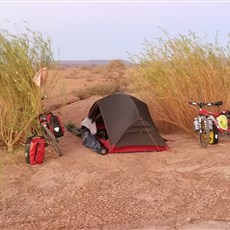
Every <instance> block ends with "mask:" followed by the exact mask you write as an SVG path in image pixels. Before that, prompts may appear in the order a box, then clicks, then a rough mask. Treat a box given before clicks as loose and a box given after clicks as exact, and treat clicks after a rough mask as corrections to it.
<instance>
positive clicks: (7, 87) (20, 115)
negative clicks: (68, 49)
mask: <svg viewBox="0 0 230 230" xmlns="http://www.w3.org/2000/svg"><path fill="white" fill-rule="evenodd" d="M26 31H27V33H26V34H19V35H13V34H11V33H9V32H8V31H5V30H1V31H0V88H1V90H0V144H1V146H4V147H6V148H7V149H8V150H9V151H11V150H13V148H14V146H16V145H17V144H18V143H19V142H20V141H21V140H22V138H24V135H25V133H26V132H27V131H28V130H29V129H30V128H31V126H32V125H34V124H33V123H35V117H36V116H37V115H38V114H39V113H40V112H41V111H42V105H41V91H40V89H39V88H38V87H37V86H36V85H35V84H34V82H33V81H32V79H33V77H34V76H35V73H36V72H37V71H38V70H39V69H41V68H43V67H45V66H47V67H50V65H51V63H54V62H53V57H52V53H51V49H50V41H49V40H46V39H44V38H43V36H42V34H41V33H39V32H34V31H31V30H30V29H27V30H26Z"/></svg>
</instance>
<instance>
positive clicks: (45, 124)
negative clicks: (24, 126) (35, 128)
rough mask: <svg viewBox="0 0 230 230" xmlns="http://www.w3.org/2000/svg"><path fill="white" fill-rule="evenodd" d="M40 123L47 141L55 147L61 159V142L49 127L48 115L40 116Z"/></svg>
mask: <svg viewBox="0 0 230 230" xmlns="http://www.w3.org/2000/svg"><path fill="white" fill-rule="evenodd" d="M39 122H40V124H41V127H42V128H43V132H44V136H45V139H46V140H47V141H48V142H49V143H50V144H51V145H52V146H53V148H54V149H55V151H56V153H57V155H58V156H59V157H61V156H62V150H61V148H60V146H59V140H58V139H57V138H56V137H55V136H54V134H53V133H52V132H51V130H50V128H49V126H48V122H47V116H46V114H40V115H39Z"/></svg>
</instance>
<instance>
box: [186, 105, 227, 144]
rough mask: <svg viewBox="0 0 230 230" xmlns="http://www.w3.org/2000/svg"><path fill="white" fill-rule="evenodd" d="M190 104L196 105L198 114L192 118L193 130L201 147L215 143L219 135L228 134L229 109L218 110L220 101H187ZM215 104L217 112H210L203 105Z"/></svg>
mask: <svg viewBox="0 0 230 230" xmlns="http://www.w3.org/2000/svg"><path fill="white" fill-rule="evenodd" d="M189 104H190V105H194V106H198V107H199V113H198V116H197V117H195V118H194V121H193V125H194V130H195V131H196V132H197V135H198V140H199V143H200V145H201V147H203V148H206V147H208V145H209V144H217V143H218V140H219V134H220V135H225V136H227V135H230V111H229V110H222V111H220V110H219V107H220V106H221V105H223V102H222V101H216V102H189ZM205 106H207V107H210V106H216V107H218V112H211V111H209V110H208V109H205V108H203V107H205Z"/></svg>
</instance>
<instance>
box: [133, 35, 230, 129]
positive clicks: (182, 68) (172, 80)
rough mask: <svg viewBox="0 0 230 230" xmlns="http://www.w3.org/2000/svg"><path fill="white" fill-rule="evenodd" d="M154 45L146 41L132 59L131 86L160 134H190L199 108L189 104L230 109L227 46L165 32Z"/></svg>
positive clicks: (196, 37) (205, 38)
mask: <svg viewBox="0 0 230 230" xmlns="http://www.w3.org/2000/svg"><path fill="white" fill-rule="evenodd" d="M156 41H157V42H156V44H153V43H150V42H148V41H145V46H144V51H143V52H142V53H141V54H139V55H136V56H134V57H132V60H133V62H134V63H136V64H137V67H136V70H135V72H134V78H133V80H134V83H135V85H136V88H137V89H138V91H139V93H140V94H141V96H142V97H143V98H144V99H145V100H146V101H147V103H148V105H149V107H150V110H151V113H152V114H153V118H154V119H155V120H157V126H158V128H159V129H160V131H162V132H171V131H172V130H173V129H174V128H176V129H177V128H179V129H182V130H184V131H186V132H188V133H193V127H192V125H193V118H194V116H196V114H197V113H198V108H194V107H192V106H190V105H188V102H189V101H197V102H204V101H205V102H207V101H211V102H213V101H217V100H223V102H224V107H223V108H229V109H230V93H229V92H230V68H229V46H228V45H227V47H225V48H224V47H221V46H220V45H219V43H218V39H217V38H216V40H215V42H213V43H211V42H209V41H208V38H207V37H204V38H200V37H198V36H197V35H196V34H195V33H192V32H190V33H188V35H179V36H178V37H173V38H171V37H170V36H169V34H168V33H167V32H166V33H165V34H164V35H163V38H158V39H157V40H156Z"/></svg>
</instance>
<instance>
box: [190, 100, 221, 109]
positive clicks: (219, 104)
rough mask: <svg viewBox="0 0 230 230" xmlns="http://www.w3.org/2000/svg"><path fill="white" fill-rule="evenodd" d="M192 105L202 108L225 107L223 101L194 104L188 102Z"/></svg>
mask: <svg viewBox="0 0 230 230" xmlns="http://www.w3.org/2000/svg"><path fill="white" fill-rule="evenodd" d="M188 103H189V104H190V105H198V106H199V107H200V108H202V107H203V106H218V107H219V106H221V105H223V101H216V102H194V101H190V102H188Z"/></svg>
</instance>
